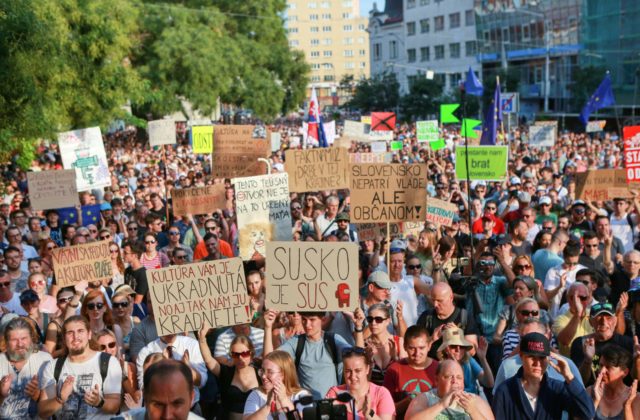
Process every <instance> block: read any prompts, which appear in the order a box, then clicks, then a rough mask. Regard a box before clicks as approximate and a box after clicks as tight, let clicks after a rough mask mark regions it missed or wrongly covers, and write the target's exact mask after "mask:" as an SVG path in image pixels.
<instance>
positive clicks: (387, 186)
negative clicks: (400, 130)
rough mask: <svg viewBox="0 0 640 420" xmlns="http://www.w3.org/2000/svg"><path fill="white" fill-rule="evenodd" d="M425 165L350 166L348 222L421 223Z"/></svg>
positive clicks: (424, 201) (424, 194)
mask: <svg viewBox="0 0 640 420" xmlns="http://www.w3.org/2000/svg"><path fill="white" fill-rule="evenodd" d="M426 180H427V165H423V164H416V165H400V164H379V163H374V164H368V163H354V164H352V165H351V220H352V221H354V222H402V221H405V220H424V217H425V204H426V199H427V190H426V188H427V181H426Z"/></svg>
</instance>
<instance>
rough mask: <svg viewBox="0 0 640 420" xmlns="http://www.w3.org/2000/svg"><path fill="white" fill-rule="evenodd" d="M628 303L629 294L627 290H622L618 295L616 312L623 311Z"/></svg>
mask: <svg viewBox="0 0 640 420" xmlns="http://www.w3.org/2000/svg"><path fill="white" fill-rule="evenodd" d="M628 304H629V294H628V293H627V292H622V294H621V295H620V300H618V305H617V306H616V313H620V312H623V311H624V310H625V309H627V305H628Z"/></svg>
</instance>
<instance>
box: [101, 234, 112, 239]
mask: <svg viewBox="0 0 640 420" xmlns="http://www.w3.org/2000/svg"><path fill="white" fill-rule="evenodd" d="M110 237H111V235H102V236H100V239H109V238H110Z"/></svg>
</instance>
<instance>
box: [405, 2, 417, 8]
mask: <svg viewBox="0 0 640 420" xmlns="http://www.w3.org/2000/svg"><path fill="white" fill-rule="evenodd" d="M414 7H416V0H407V9H413V8H414Z"/></svg>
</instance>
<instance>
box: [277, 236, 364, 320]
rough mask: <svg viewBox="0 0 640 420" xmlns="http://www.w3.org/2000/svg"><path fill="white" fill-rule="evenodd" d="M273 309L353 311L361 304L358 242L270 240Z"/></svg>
mask: <svg viewBox="0 0 640 420" xmlns="http://www.w3.org/2000/svg"><path fill="white" fill-rule="evenodd" d="M266 267H267V273H266V274H267V294H266V305H267V307H268V308H269V309H275V310H280V311H297V312H305V311H307V312H309V311H311V312H313V311H352V310H354V309H355V308H357V307H358V296H359V295H358V293H359V291H358V245H357V244H355V243H350V242H268V243H267V261H266Z"/></svg>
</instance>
